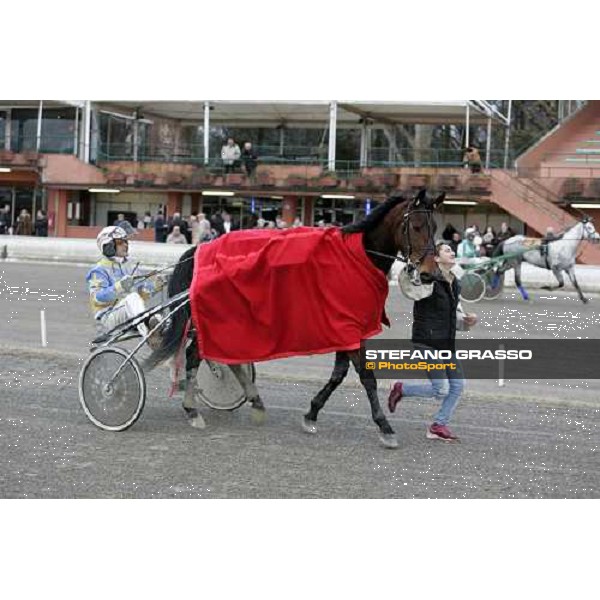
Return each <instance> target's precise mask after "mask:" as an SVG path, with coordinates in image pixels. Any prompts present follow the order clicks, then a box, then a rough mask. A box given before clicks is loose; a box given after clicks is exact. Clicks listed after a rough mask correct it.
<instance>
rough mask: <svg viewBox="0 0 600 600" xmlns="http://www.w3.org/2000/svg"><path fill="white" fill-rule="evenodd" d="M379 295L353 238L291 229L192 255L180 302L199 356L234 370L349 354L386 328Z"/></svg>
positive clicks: (378, 282)
mask: <svg viewBox="0 0 600 600" xmlns="http://www.w3.org/2000/svg"><path fill="white" fill-rule="evenodd" d="M387 293H388V284H387V279H386V277H385V275H384V274H383V273H382V272H381V271H379V270H378V269H376V268H375V267H374V266H373V264H372V263H371V261H370V260H369V259H368V258H367V255H366V254H365V251H364V248H363V245H362V235H361V234H342V232H341V231H340V230H339V229H337V228H326V229H315V228H312V227H298V228H295V229H287V230H264V229H263V230H257V229H253V230H247V231H236V232H232V233H229V234H227V235H224V236H222V237H220V238H218V239H217V240H215V241H213V242H211V243H209V244H202V245H200V246H198V249H197V250H196V255H195V260H194V277H193V281H192V286H191V289H190V298H191V307H192V318H193V321H194V325H195V327H196V331H197V332H198V337H199V350H200V354H201V356H203V357H204V358H207V359H209V360H214V361H217V362H222V363H226V364H237V363H246V362H255V361H262V360H272V359H275V358H283V357H286V356H297V355H303V354H320V353H325V352H334V351H337V350H354V349H357V348H359V347H360V341H361V340H362V339H364V338H369V337H372V336H374V335H376V334H378V333H379V332H380V331H381V322H383V323H384V324H386V325H389V321H388V320H387V317H386V316H385V312H384V307H385V299H386V297H387Z"/></svg>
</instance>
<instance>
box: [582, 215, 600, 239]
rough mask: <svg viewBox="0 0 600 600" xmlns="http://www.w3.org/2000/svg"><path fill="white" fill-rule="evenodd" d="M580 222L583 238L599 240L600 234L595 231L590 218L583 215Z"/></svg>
mask: <svg viewBox="0 0 600 600" xmlns="http://www.w3.org/2000/svg"><path fill="white" fill-rule="evenodd" d="M581 223H582V225H583V239H584V240H589V241H590V242H594V243H598V242H600V234H599V233H598V232H597V231H596V228H595V227H594V224H593V223H592V219H591V218H590V217H588V216H586V217H583V219H581Z"/></svg>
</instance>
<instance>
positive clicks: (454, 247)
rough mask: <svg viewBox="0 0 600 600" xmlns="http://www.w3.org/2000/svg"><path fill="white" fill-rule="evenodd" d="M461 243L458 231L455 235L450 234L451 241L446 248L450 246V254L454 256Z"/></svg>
mask: <svg viewBox="0 0 600 600" xmlns="http://www.w3.org/2000/svg"><path fill="white" fill-rule="evenodd" d="M460 242H461V237H460V233H458V231H457V232H456V233H453V234H452V241H451V242H450V243H449V244H448V246H450V248H452V252H454V254H456V253H457V252H458V245H459V244H460Z"/></svg>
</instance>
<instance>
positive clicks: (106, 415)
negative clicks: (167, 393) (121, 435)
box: [79, 346, 146, 431]
mask: <svg viewBox="0 0 600 600" xmlns="http://www.w3.org/2000/svg"><path fill="white" fill-rule="evenodd" d="M127 356H129V352H127V351H126V350H124V349H123V348H117V347H114V346H113V347H106V348H100V349H98V350H96V351H95V352H94V353H93V354H91V355H90V357H89V358H88V359H87V361H86V362H85V364H84V365H83V368H82V369H81V374H80V376H79V401H80V402H81V406H83V410H84V411H85V414H86V415H87V416H88V418H89V419H90V421H91V422H92V423H94V425H96V426H98V427H100V428H101V429H105V430H107V431H124V430H125V429H127V428H128V427H131V426H132V425H133V424H134V423H135V422H136V421H137V420H138V418H139V416H140V414H141V413H142V409H143V408H144V403H145V402H146V380H145V379H144V373H143V372H142V369H141V368H140V366H139V364H138V363H137V362H136V360H135V359H134V358H133V357H132V358H130V359H129V360H128V361H127V362H126V363H125V359H126V358H127ZM123 363H125V365H124V366H123V369H122V370H121V372H120V373H119V375H118V376H117V378H116V379H115V380H114V381H113V382H110V380H111V378H112V377H113V375H114V374H115V372H116V371H117V369H118V368H119V367H120V366H121V365H123Z"/></svg>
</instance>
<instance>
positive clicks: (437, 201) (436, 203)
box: [433, 192, 446, 208]
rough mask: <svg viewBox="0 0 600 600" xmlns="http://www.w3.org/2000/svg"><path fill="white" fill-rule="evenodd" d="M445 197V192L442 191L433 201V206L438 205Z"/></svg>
mask: <svg viewBox="0 0 600 600" xmlns="http://www.w3.org/2000/svg"><path fill="white" fill-rule="evenodd" d="M445 199H446V192H442V193H441V194H440V195H439V196H438V197H437V198H436V199H435V200H434V201H433V206H434V207H436V208H437V207H438V206H439V205H440V204H441V203H442V202H443V201H444V200H445Z"/></svg>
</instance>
